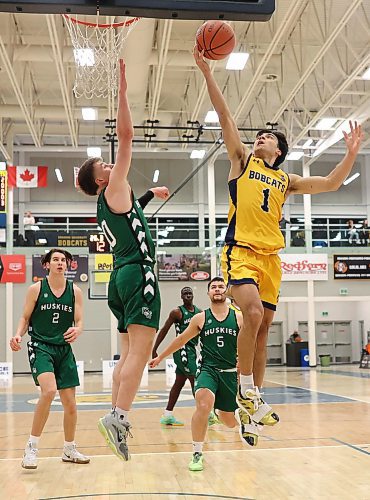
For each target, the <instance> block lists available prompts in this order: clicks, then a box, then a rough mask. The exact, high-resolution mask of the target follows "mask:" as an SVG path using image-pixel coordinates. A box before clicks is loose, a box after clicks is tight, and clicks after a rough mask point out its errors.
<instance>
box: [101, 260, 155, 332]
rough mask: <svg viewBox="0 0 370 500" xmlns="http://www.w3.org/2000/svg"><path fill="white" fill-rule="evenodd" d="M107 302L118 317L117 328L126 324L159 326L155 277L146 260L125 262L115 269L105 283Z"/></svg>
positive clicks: (121, 330)
mask: <svg viewBox="0 0 370 500" xmlns="http://www.w3.org/2000/svg"><path fill="white" fill-rule="evenodd" d="M108 306H109V309H110V310H111V311H112V313H113V314H114V315H115V317H116V318H117V320H118V331H120V332H124V331H125V330H126V329H127V327H128V325H143V326H148V327H151V328H155V329H156V330H158V327H159V315H160V310H161V297H160V294H159V288H158V282H157V278H156V276H155V274H154V271H153V268H152V267H151V266H147V265H145V264H126V265H125V266H122V267H119V268H118V269H114V270H113V272H112V273H111V276H110V280H109V287H108Z"/></svg>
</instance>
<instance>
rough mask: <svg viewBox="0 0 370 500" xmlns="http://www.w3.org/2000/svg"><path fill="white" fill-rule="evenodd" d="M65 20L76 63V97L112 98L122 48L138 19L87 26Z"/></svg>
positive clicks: (69, 19) (116, 86) (88, 24)
mask: <svg viewBox="0 0 370 500" xmlns="http://www.w3.org/2000/svg"><path fill="white" fill-rule="evenodd" d="M64 18H65V21H66V26H67V28H68V31H69V34H70V37H71V40H72V44H73V55H74V59H75V62H76V79H75V84H74V87H73V92H74V94H75V96H76V97H86V98H87V99H92V98H93V97H108V96H115V95H116V94H117V90H118V78H117V68H118V59H119V56H120V52H121V48H122V45H123V43H124V41H125V40H126V38H127V36H128V35H129V33H130V31H131V30H132V29H133V27H134V26H135V25H136V23H137V22H138V20H139V18H134V19H133V18H126V19H125V20H124V21H123V22H121V23H114V24H100V23H98V22H97V23H89V22H85V21H80V20H78V19H77V18H72V17H70V16H67V15H64Z"/></svg>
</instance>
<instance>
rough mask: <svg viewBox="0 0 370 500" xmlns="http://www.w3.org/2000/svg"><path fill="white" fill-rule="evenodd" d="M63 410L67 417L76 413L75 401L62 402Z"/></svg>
mask: <svg viewBox="0 0 370 500" xmlns="http://www.w3.org/2000/svg"><path fill="white" fill-rule="evenodd" d="M63 409H64V413H66V414H68V415H74V414H75V413H77V407H76V401H75V399H74V398H73V399H68V400H67V401H64V402H63Z"/></svg>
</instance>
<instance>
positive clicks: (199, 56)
mask: <svg viewBox="0 0 370 500" xmlns="http://www.w3.org/2000/svg"><path fill="white" fill-rule="evenodd" d="M203 54H204V50H202V51H201V52H200V51H199V50H198V47H197V46H196V45H194V48H193V56H194V59H195V62H196V64H197V66H198V68H199V69H200V70H201V72H202V73H203V74H206V73H209V72H210V71H211V69H210V67H209V64H208V63H207V62H206V61H205V59H204V57H203Z"/></svg>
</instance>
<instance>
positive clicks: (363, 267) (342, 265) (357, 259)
mask: <svg viewBox="0 0 370 500" xmlns="http://www.w3.org/2000/svg"><path fill="white" fill-rule="evenodd" d="M333 257H334V279H336V280H346V279H347V280H348V279H349V280H368V279H370V255H334V256H333Z"/></svg>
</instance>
